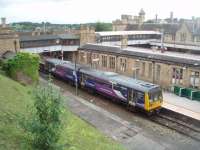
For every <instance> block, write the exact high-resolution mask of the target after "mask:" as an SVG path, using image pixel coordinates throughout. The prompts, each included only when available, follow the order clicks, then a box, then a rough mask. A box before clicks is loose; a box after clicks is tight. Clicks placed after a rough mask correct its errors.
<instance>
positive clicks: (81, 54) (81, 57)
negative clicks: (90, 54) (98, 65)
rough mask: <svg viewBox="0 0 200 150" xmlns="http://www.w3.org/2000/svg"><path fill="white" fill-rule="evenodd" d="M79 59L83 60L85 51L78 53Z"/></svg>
mask: <svg viewBox="0 0 200 150" xmlns="http://www.w3.org/2000/svg"><path fill="white" fill-rule="evenodd" d="M79 60H80V63H82V62H85V53H84V52H80V53H79Z"/></svg>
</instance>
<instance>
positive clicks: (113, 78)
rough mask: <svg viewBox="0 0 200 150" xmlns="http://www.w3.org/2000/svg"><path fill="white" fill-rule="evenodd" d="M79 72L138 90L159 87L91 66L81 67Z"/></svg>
mask: <svg viewBox="0 0 200 150" xmlns="http://www.w3.org/2000/svg"><path fill="white" fill-rule="evenodd" d="M80 72H82V73H85V74H88V75H91V76H93V77H96V78H98V79H102V80H105V81H108V82H110V83H113V84H120V85H123V86H125V87H128V88H133V89H135V90H138V91H143V92H149V91H151V90H153V89H155V88H159V85H156V84H152V83H149V82H144V81H141V80H137V79H134V78H131V77H127V76H124V75H119V74H118V73H115V72H105V71H100V70H95V69H91V68H82V69H80Z"/></svg>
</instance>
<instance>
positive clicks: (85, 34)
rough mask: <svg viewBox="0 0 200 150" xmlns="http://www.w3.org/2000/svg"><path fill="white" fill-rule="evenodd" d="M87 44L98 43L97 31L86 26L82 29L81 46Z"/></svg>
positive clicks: (82, 26)
mask: <svg viewBox="0 0 200 150" xmlns="http://www.w3.org/2000/svg"><path fill="white" fill-rule="evenodd" d="M86 43H96V35H95V29H94V28H93V27H89V26H86V25H81V27H80V46H82V45H84V44H86Z"/></svg>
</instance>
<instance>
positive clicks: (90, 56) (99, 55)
mask: <svg viewBox="0 0 200 150" xmlns="http://www.w3.org/2000/svg"><path fill="white" fill-rule="evenodd" d="M78 62H79V63H80V64H85V65H88V66H90V67H93V68H95V69H100V70H105V71H112V72H117V73H119V74H123V75H126V76H130V77H133V78H136V79H141V80H144V81H148V82H152V83H155V84H159V85H161V86H162V87H163V88H164V89H166V90H170V89H171V88H172V87H173V86H174V85H179V86H183V87H192V88H197V89H199V88H200V82H199V77H200V57H199V56H198V55H194V54H186V53H177V52H168V51H167V52H162V51H159V50H152V49H144V48H135V47H125V48H122V47H119V46H105V45H100V44H86V45H83V46H82V47H80V48H79V49H78Z"/></svg>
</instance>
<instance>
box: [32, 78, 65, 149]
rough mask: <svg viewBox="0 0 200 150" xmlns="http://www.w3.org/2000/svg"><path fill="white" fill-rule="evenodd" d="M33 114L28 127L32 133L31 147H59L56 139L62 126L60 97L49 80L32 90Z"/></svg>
mask: <svg viewBox="0 0 200 150" xmlns="http://www.w3.org/2000/svg"><path fill="white" fill-rule="evenodd" d="M33 96H34V100H35V101H34V108H35V113H34V114H35V115H34V116H33V118H32V121H31V124H29V129H30V132H31V134H32V137H33V139H32V147H33V149H37V150H55V149H59V148H58V147H59V146H58V140H59V138H60V132H61V128H62V123H61V114H62V98H61V94H60V91H59V90H58V89H56V88H55V87H53V86H52V84H51V83H50V82H49V83H48V84H47V86H45V85H40V86H38V87H37V88H36V90H35V91H34V94H33Z"/></svg>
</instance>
